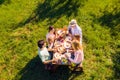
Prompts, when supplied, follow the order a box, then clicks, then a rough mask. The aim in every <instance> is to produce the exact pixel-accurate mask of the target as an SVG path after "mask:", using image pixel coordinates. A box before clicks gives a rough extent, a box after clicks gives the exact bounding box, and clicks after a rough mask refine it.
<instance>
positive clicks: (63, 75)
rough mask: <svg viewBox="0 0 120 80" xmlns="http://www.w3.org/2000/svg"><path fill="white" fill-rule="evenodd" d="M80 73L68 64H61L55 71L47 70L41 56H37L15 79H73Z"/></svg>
mask: <svg viewBox="0 0 120 80" xmlns="http://www.w3.org/2000/svg"><path fill="white" fill-rule="evenodd" d="M79 75H80V74H76V73H71V72H70V70H69V68H68V67H67V66H59V67H58V68H57V70H56V72H54V73H51V72H49V71H46V70H45V69H44V65H43V64H42V62H41V60H40V58H39V56H36V57H35V58H33V59H32V60H30V61H29V62H28V63H27V64H26V66H25V67H24V68H23V69H22V70H21V71H20V72H19V73H18V74H17V75H16V77H15V80H18V78H19V80H68V79H70V80H73V79H74V78H75V77H77V76H79Z"/></svg>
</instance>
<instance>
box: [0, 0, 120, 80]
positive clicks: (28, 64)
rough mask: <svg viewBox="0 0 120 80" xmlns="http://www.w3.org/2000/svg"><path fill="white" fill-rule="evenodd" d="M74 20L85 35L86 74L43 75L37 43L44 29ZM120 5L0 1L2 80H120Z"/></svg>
mask: <svg viewBox="0 0 120 80" xmlns="http://www.w3.org/2000/svg"><path fill="white" fill-rule="evenodd" d="M73 18H74V19H76V20H77V21H78V24H79V25H80V27H81V28H82V31H83V47H84V55H85V59H84V62H83V68H84V73H82V74H75V73H70V70H69V69H68V68H67V67H65V66H61V67H59V68H58V70H57V71H56V73H54V74H50V73H49V72H47V71H45V70H44V66H43V65H42V63H41V61H40V59H39V57H38V56H37V41H38V40H39V39H45V36H46V33H47V28H48V26H49V25H53V26H54V27H56V28H60V27H63V26H68V24H69V21H70V20H71V19H73ZM119 79H120V0H104V1H103V0H0V80H119Z"/></svg>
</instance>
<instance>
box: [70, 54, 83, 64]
mask: <svg viewBox="0 0 120 80" xmlns="http://www.w3.org/2000/svg"><path fill="white" fill-rule="evenodd" d="M68 60H69V61H71V62H73V63H79V62H81V61H82V58H81V54H80V53H75V58H74V59H72V58H71V57H69V58H68Z"/></svg>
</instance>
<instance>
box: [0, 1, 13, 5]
mask: <svg viewBox="0 0 120 80" xmlns="http://www.w3.org/2000/svg"><path fill="white" fill-rule="evenodd" d="M10 2H11V1H10V0H0V5H2V4H4V3H7V4H9V3H10Z"/></svg>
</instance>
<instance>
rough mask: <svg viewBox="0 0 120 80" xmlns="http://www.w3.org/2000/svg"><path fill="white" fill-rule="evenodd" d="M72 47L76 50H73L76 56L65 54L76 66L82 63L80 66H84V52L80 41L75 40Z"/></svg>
mask: <svg viewBox="0 0 120 80" xmlns="http://www.w3.org/2000/svg"><path fill="white" fill-rule="evenodd" d="M72 48H73V50H74V52H73V55H74V57H73V58H71V57H69V56H67V55H65V56H66V57H67V58H68V60H69V61H70V62H71V64H72V63H74V64H75V66H76V67H78V66H79V65H81V66H80V67H82V61H83V59H84V54H83V48H82V46H81V45H80V42H79V41H73V42H72Z"/></svg>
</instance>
